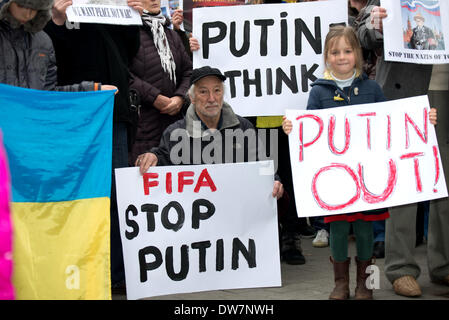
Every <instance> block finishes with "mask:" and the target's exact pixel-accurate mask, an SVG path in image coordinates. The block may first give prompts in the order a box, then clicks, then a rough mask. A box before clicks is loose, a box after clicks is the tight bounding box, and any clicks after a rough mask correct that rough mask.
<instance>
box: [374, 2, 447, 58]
mask: <svg viewBox="0 0 449 320" xmlns="http://www.w3.org/2000/svg"><path fill="white" fill-rule="evenodd" d="M381 5H382V7H384V8H385V9H387V14H388V17H387V18H386V19H384V20H383V29H384V32H383V33H384V56H385V60H387V61H398V62H409V63H420V64H442V63H449V1H447V0H387V1H385V0H382V1H381ZM421 17H422V18H421ZM420 20H422V21H423V25H422V26H420V25H418V21H420Z"/></svg>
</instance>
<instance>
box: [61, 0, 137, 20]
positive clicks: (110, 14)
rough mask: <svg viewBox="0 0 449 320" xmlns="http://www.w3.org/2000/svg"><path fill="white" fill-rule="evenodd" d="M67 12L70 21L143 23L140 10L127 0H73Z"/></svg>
mask: <svg viewBox="0 0 449 320" xmlns="http://www.w3.org/2000/svg"><path fill="white" fill-rule="evenodd" d="M66 14H67V19H68V20H69V21H70V22H84V23H105V24H119V25H142V19H141V17H140V14H139V12H138V11H137V10H135V9H133V8H131V7H129V6H128V2H127V0H73V5H71V6H69V7H68V8H67V11H66Z"/></svg>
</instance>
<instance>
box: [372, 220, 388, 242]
mask: <svg viewBox="0 0 449 320" xmlns="http://www.w3.org/2000/svg"><path fill="white" fill-rule="evenodd" d="M373 233H374V242H379V241H385V220H380V221H373Z"/></svg>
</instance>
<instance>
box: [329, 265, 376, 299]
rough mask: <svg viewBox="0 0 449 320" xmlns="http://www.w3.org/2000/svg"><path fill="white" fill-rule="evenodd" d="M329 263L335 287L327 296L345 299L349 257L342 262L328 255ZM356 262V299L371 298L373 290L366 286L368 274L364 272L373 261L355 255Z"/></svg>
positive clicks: (347, 284) (347, 293)
mask: <svg viewBox="0 0 449 320" xmlns="http://www.w3.org/2000/svg"><path fill="white" fill-rule="evenodd" d="M330 261H331V263H332V264H333V265H334V279H335V288H334V290H333V291H332V293H331V294H330V296H329V299H331V300H346V299H349V264H350V262H351V258H348V259H347V260H346V261H344V262H336V261H334V260H333V259H332V257H330ZM355 261H356V263H357V286H356V288H355V297H354V298H355V299H356V300H372V299H373V290H372V289H368V288H367V287H366V279H367V278H368V277H369V274H367V273H366V268H367V267H368V266H370V265H372V264H374V263H375V261H373V260H372V259H369V260H359V259H358V258H357V257H355Z"/></svg>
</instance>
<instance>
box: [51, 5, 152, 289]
mask: <svg viewBox="0 0 449 320" xmlns="http://www.w3.org/2000/svg"><path fill="white" fill-rule="evenodd" d="M143 1H146V0H128V5H130V6H132V7H133V8H134V9H137V10H139V12H140V13H142V10H143V4H142V2H143ZM70 5H72V0H55V2H54V5H53V9H52V21H50V22H49V23H48V24H47V26H46V27H45V31H46V32H47V34H48V35H49V36H50V38H51V39H52V41H53V44H54V48H55V53H56V61H57V65H58V79H59V83H60V84H65V83H74V82H79V81H80V80H81V79H82V80H90V81H96V82H101V83H108V84H112V85H115V86H116V87H117V88H118V93H117V94H116V96H115V103H114V124H113V151H112V170H113V172H112V190H111V282H112V287H113V288H114V287H120V288H124V279H125V273H124V266H123V253H122V246H121V239H120V230H119V222H118V213H117V201H116V194H115V179H114V169H115V168H122V167H127V166H128V145H130V141H128V140H129V138H130V135H129V133H131V135H132V132H133V128H134V127H135V125H136V121H137V112H134V111H133V109H132V108H131V103H130V99H129V85H128V83H129V72H128V64H129V62H130V61H131V60H132V59H133V57H134V56H135V55H136V53H137V50H138V49H139V45H140V40H139V28H138V27H137V26H118V25H104V24H95V23H92V24H84V23H82V24H80V25H79V27H75V28H73V26H69V27H67V26H66V19H67V17H66V14H65V11H66V9H67V7H68V6H70Z"/></svg>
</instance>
